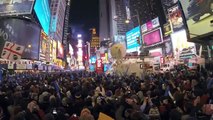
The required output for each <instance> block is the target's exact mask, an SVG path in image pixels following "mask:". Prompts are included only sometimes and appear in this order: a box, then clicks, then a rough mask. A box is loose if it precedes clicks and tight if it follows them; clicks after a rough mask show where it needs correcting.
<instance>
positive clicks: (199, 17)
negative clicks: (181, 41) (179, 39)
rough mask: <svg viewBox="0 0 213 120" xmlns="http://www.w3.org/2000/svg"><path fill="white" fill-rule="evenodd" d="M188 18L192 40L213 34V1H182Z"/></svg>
mask: <svg viewBox="0 0 213 120" xmlns="http://www.w3.org/2000/svg"><path fill="white" fill-rule="evenodd" d="M180 3H181V5H182V9H183V12H184V15H185V18H186V22H187V26H188V29H189V33H190V38H196V37H199V36H201V35H204V36H205V35H207V34H208V33H212V32H213V25H212V23H211V21H212V20H213V7H212V6H213V1H212V0H180Z"/></svg>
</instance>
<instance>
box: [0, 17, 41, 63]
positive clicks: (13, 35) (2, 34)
mask: <svg viewBox="0 0 213 120" xmlns="http://www.w3.org/2000/svg"><path fill="white" fill-rule="evenodd" d="M40 32H41V30H40V28H39V27H38V26H37V25H36V24H34V23H32V22H30V21H26V20H22V19H15V18H6V19H0V53H1V52H2V49H3V47H4V44H5V42H12V43H16V44H18V45H21V46H24V48H25V49H24V52H23V54H22V58H24V59H35V60H38V57H39V46H40V45H39V42H40V41H39V39H40V37H39V36H40Z"/></svg>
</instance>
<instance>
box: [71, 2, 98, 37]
mask: <svg viewBox="0 0 213 120" xmlns="http://www.w3.org/2000/svg"><path fill="white" fill-rule="evenodd" d="M98 10H99V7H98V0H72V1H71V10H70V24H71V27H72V32H73V37H76V35H77V34H79V33H80V34H82V35H83V36H84V37H83V39H84V40H85V41H89V39H90V38H89V36H90V35H89V29H90V28H93V27H95V28H97V29H98V28H99V12H98Z"/></svg>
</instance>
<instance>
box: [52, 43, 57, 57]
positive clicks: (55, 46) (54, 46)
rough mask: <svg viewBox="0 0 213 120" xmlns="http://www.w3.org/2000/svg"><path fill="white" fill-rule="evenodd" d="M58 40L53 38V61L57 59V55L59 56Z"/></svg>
mask: <svg viewBox="0 0 213 120" xmlns="http://www.w3.org/2000/svg"><path fill="white" fill-rule="evenodd" d="M56 53H57V42H56V41H55V40H53V50H52V59H53V61H55V60H56V58H57V57H56V56H57V54H56Z"/></svg>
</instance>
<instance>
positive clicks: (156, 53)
mask: <svg viewBox="0 0 213 120" xmlns="http://www.w3.org/2000/svg"><path fill="white" fill-rule="evenodd" d="M162 53H163V52H162V48H155V49H152V50H149V54H150V56H152V57H161V56H162Z"/></svg>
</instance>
